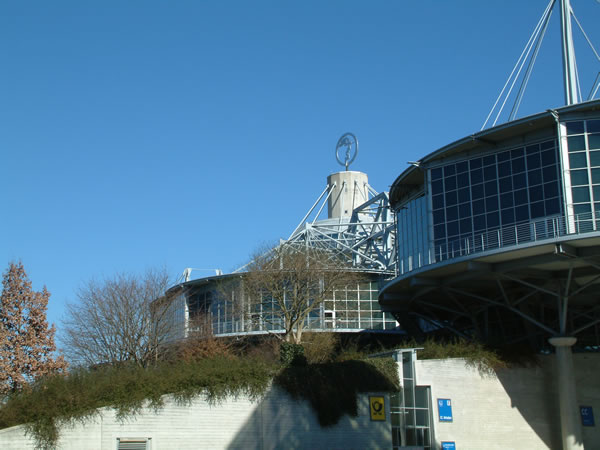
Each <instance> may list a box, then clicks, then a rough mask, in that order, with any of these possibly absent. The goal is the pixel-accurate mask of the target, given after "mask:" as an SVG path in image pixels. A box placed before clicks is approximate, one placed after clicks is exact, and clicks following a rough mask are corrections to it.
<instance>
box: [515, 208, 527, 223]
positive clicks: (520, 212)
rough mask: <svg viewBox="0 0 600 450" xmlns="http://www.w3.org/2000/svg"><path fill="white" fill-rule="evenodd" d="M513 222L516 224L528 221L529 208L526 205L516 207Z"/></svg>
mask: <svg viewBox="0 0 600 450" xmlns="http://www.w3.org/2000/svg"><path fill="white" fill-rule="evenodd" d="M515 220H516V221H517V222H524V221H526V220H529V207H528V206H527V205H523V206H517V207H516V208H515Z"/></svg>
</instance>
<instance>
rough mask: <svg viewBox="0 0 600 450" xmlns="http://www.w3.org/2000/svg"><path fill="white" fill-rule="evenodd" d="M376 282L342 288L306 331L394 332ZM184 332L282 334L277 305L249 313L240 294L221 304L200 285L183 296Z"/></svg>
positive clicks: (212, 292) (316, 313)
mask: <svg viewBox="0 0 600 450" xmlns="http://www.w3.org/2000/svg"><path fill="white" fill-rule="evenodd" d="M377 294H378V282H377V281H369V282H362V283H356V285H351V286H346V288H345V289H339V290H336V291H334V293H333V296H332V298H331V299H328V300H325V301H324V302H323V303H322V304H321V305H319V306H318V307H317V308H315V309H314V310H313V311H312V312H311V313H310V315H309V317H308V318H307V319H306V331H310V330H320V331H324V330H329V331H334V330H338V331H359V330H380V331H383V330H394V329H396V328H397V327H398V322H396V320H395V319H394V317H393V316H392V315H391V314H389V313H384V312H382V311H381V307H380V306H379V302H378V301H377ZM186 298H187V303H186V305H185V308H186V311H187V321H186V329H187V330H188V332H193V331H204V329H203V327H208V330H209V331H210V332H212V334H214V335H217V336H218V335H230V334H237V333H249V332H250V333H252V332H254V333H256V332H258V333H261V332H263V333H266V332H278V331H282V330H283V328H284V326H283V322H282V320H281V319H280V318H279V316H278V314H277V313H276V312H274V311H276V309H277V304H276V303H275V302H271V305H270V307H269V303H268V302H262V303H260V304H259V305H257V306H256V308H257V309H255V310H250V309H249V308H250V306H249V305H248V304H244V302H243V296H242V295H241V291H239V292H237V300H236V299H233V300H225V299H223V298H222V297H221V296H219V294H218V293H217V292H216V290H215V288H214V286H211V285H210V284H209V285H204V286H201V287H198V288H196V289H193V288H192V289H190V291H189V293H188V295H187V296H186Z"/></svg>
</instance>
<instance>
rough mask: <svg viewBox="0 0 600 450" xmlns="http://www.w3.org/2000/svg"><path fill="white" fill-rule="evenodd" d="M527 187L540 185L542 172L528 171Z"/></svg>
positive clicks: (538, 170) (537, 170) (539, 170)
mask: <svg viewBox="0 0 600 450" xmlns="http://www.w3.org/2000/svg"><path fill="white" fill-rule="evenodd" d="M528 175H529V186H535V185H536V184H542V170H541V169H535V170H530V171H529V174H528Z"/></svg>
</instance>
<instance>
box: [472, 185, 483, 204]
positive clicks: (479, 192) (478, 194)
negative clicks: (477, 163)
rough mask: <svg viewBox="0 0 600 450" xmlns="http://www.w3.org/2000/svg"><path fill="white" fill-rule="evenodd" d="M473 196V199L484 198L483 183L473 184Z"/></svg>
mask: <svg viewBox="0 0 600 450" xmlns="http://www.w3.org/2000/svg"><path fill="white" fill-rule="evenodd" d="M471 197H472V198H473V200H477V199H480V198H483V184H476V185H474V186H471Z"/></svg>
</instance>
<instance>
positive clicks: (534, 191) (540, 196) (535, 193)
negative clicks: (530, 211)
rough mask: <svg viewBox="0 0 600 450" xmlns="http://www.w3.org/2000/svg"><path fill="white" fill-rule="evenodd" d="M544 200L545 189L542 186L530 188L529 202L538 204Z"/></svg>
mask: <svg viewBox="0 0 600 450" xmlns="http://www.w3.org/2000/svg"><path fill="white" fill-rule="evenodd" d="M539 200H544V189H543V188H542V186H533V187H530V188H529V201H530V202H536V201H539Z"/></svg>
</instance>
